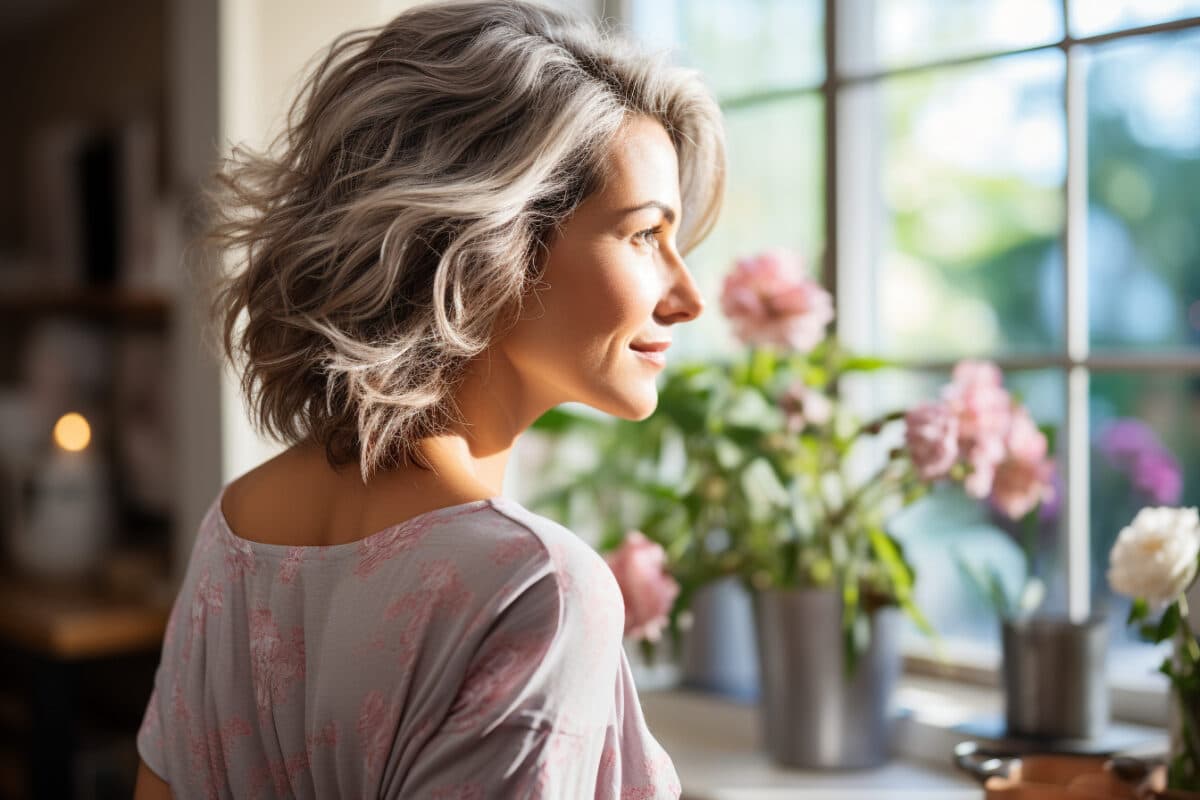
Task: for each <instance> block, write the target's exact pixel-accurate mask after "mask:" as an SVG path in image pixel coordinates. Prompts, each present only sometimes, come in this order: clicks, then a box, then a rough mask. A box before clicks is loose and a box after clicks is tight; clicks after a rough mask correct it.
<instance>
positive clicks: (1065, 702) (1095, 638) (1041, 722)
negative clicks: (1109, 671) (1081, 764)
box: [1002, 617, 1109, 739]
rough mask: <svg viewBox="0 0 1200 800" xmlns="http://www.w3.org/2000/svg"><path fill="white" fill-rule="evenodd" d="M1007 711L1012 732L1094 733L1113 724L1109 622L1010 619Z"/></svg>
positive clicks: (1006, 626) (1005, 633) (1005, 630)
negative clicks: (1108, 674)
mask: <svg viewBox="0 0 1200 800" xmlns="http://www.w3.org/2000/svg"><path fill="white" fill-rule="evenodd" d="M1002 638H1003V643H1002V647H1003V656H1004V711H1005V722H1006V726H1007V732H1008V734H1009V735H1010V736H1021V737H1028V738H1041V739H1095V738H1098V737H1099V736H1102V735H1103V734H1104V732H1105V730H1106V729H1107V728H1108V723H1109V708H1108V686H1107V685H1106V683H1107V682H1106V671H1105V656H1106V654H1107V651H1108V624H1107V622H1106V621H1105V619H1104V618H1103V617H1092V618H1091V619H1088V620H1086V621H1083V622H1072V621H1071V620H1069V619H1066V618H1057V617H1032V618H1028V619H1019V620H1005V621H1004V623H1003V626H1002Z"/></svg>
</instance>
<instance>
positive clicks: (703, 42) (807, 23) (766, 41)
mask: <svg viewBox="0 0 1200 800" xmlns="http://www.w3.org/2000/svg"><path fill="white" fill-rule="evenodd" d="M824 18H825V4H824V2H822V0H634V2H633V14H632V20H633V30H634V33H635V34H637V36H638V38H639V39H641V40H642V41H644V42H647V43H648V44H650V45H651V46H657V47H671V48H675V47H678V48H680V50H681V56H682V60H683V62H684V63H686V64H689V65H692V66H694V67H697V68H698V69H700V70H701V71H702V72H703V73H704V76H705V79H706V80H708V82H709V84H710V85H711V86H712V87H713V88H714V89H715V90H716V92H717V94H718V96H719V97H722V98H727V97H730V96H734V95H739V94H746V93H748V92H761V91H764V90H767V89H779V88H797V87H800V88H804V87H812V86H816V85H817V84H819V83H820V82H821V81H822V80H823V79H824V77H825V33H824V29H823V26H824Z"/></svg>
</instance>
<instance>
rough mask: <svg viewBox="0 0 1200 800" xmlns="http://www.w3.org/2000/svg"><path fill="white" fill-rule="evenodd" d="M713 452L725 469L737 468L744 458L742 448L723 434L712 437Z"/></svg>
mask: <svg viewBox="0 0 1200 800" xmlns="http://www.w3.org/2000/svg"><path fill="white" fill-rule="evenodd" d="M713 453H714V454H715V455H716V457H717V463H718V464H720V465H721V468H722V469H727V470H734V469H737V468H738V467H739V466H741V463H742V462H743V461H744V460H745V458H746V456H745V453H743V452H742V448H740V447H738V446H737V444H736V443H735V442H733V441H732V440H731V439H729V438H728V437H725V436H717V437H715V438H714V439H713Z"/></svg>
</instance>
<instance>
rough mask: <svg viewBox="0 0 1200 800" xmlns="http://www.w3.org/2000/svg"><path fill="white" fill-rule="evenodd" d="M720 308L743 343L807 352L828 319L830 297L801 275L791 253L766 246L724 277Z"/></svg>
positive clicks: (831, 305)
mask: <svg viewBox="0 0 1200 800" xmlns="http://www.w3.org/2000/svg"><path fill="white" fill-rule="evenodd" d="M721 310H722V311H723V312H724V313H725V316H726V317H728V318H729V320H730V321H731V322H732V323H733V328H734V333H735V334H736V335H737V337H738V339H740V340H741V341H742V343H743V344H773V345H777V346H779V347H785V348H791V349H792V350H796V351H799V352H808V351H809V350H812V349H813V348H814V347H816V345H817V343H818V342H820V341H821V339H822V338H824V336H825V329H826V327H827V326H828V325H829V323H830V322H831V321H832V320H833V298H832V297H831V296H830V294H829V292H827V291H825V289H824V288H822V286H821V285H820V284H819V283H817V282H816V281H814V280H812V279H811V278H808V277H806V276H805V274H804V265H803V263H802V262H801V261H800V259H799V258H798V257H797V256H795V255H794V254H791V253H788V252H786V251H782V250H771V251H767V252H765V253H761V254H759V255H757V256H753V257H751V258H740V259H738V261H737V264H736V265H735V267H734V270H733V272H731V273H730V274H729V275H728V276H726V278H725V284H724V287H723V288H722V291H721Z"/></svg>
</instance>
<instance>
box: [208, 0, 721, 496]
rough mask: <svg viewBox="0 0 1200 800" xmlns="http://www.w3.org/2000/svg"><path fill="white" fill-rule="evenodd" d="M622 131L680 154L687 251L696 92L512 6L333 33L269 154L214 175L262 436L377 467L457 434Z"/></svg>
mask: <svg viewBox="0 0 1200 800" xmlns="http://www.w3.org/2000/svg"><path fill="white" fill-rule="evenodd" d="M631 115H646V116H649V117H651V118H653V119H655V120H657V121H658V122H660V123H661V124H662V125H663V127H664V128H665V129H666V130H667V132H668V133H669V135H670V137H671V139H672V141H673V142H674V145H675V149H676V152H677V155H678V159H679V165H680V191H681V198H682V204H683V209H682V211H683V214H682V222H681V229H680V232H679V242H680V247H681V249H683V250H684V251H685V252H686V251H687V250H688V249H690V248H691V247H692V246H694V245H695V244H696V243H697V242H698V241H699V240H700V239H702V238H703V237H704V236H705V235H706V234H707V233H708V231H709V229H710V228H711V227H712V225H713V223H714V221H715V218H716V215H717V211H718V208H719V206H720V202H721V197H722V193H723V188H724V180H725V152H724V137H723V133H722V127H721V121H720V112H719V109H718V107H717V105H716V103H715V102H714V100H713V99H712V96H711V95H710V94H709V92H708V91H707V90H706V89H705V87H704V85H703V84H702V82H701V81H700V79H699V77H698V76H697V75H696V74H695V73H694V72H692V71H690V70H684V69H681V68H678V67H674V66H671V65H670V64H669V63H667V61H666V60H665V59H664V58H663V57H662V56H651V55H647V54H644V53H641V52H639V51H637V50H635V49H634V48H633V47H632V46H631V45H630V44H628V43H627V42H625V41H623V40H621V39H619V38H617V37H615V36H612V35H610V34H609V33H606V32H604V31H601V30H599V29H597V28H596V27H594V26H593V25H591V24H589V23H587V22H584V21H582V20H577V19H574V18H572V17H570V16H567V15H565V14H562V13H560V12H557V11H554V10H552V9H548V8H545V7H542V6H539V5H536V4H533V3H530V2H525V1H524V0H468V1H467V2H457V3H439V4H437V5H428V6H422V7H417V8H413V9H411V10H408V11H406V12H404V13H402V14H400V15H399V16H398V17H396V18H395V19H393V20H392V21H391V22H389V23H387V24H386V25H383V26H381V27H379V28H372V29H367V30H356V31H351V32H349V33H346V34H344V35H342V36H341V37H339V38H338V39H337V40H336V41H335V42H334V44H333V45H332V47H331V48H330V49H329V51H328V52H327V53H326V54H325V55H324V57H323V58H322V59H321V60H320V62H319V63H318V65H317V66H316V68H315V69H314V70H313V71H312V72H311V73H310V74H309V75H308V76H307V78H306V81H305V83H304V85H303V87H302V90H301V92H300V93H299V95H298V96H297V98H296V99H295V101H294V103H293V105H292V107H291V109H290V112H289V114H288V118H287V125H286V127H285V129H284V131H283V132H282V133H281V134H280V135H279V137H278V138H277V139H276V140H275V142H274V143H273V145H272V146H271V147H270V148H269V149H268V151H267V152H265V153H260V152H253V151H250V150H248V149H246V148H244V147H235V148H234V149H233V151H232V153H231V154H230V155H229V157H228V158H226V159H225V160H224V162H223V163H222V165H221V168H220V170H219V171H218V173H217V174H216V176H215V181H214V184H213V191H212V192H211V193H210V198H211V200H212V201H213V213H214V220H213V225H212V227H211V229H210V232H211V237H210V238H211V240H212V241H214V242H215V244H216V245H217V247H218V249H219V250H220V251H221V252H223V253H224V254H225V256H226V258H225V260H226V262H227V265H228V264H232V268H231V269H227V271H226V272H225V273H224V275H223V276H222V278H221V279H220V280H219V283H218V291H217V294H216V299H215V304H214V311H215V316H216V320H217V326H218V329H219V331H220V333H221V339H222V345H223V349H224V352H225V355H227V356H228V357H229V358H230V360H231V361H233V362H234V363H235V364H239V365H240V367H241V370H242V373H241V389H242V392H243V394H244V395H245V397H246V399H247V402H248V404H249V407H250V409H251V417H252V421H253V422H254V424H255V426H256V427H257V428H258V430H259V431H260V432H263V433H265V434H267V435H270V436H273V437H274V438H276V439H277V440H281V441H284V442H287V443H295V442H299V441H302V440H305V439H309V438H311V439H313V440H315V441H316V442H319V443H320V444H322V445H323V446H324V448H325V452H326V455H327V457H328V459H329V462H330V463H331V464H332V465H334V466H338V465H342V464H347V463H353V462H357V463H358V464H359V468H360V470H361V473H362V476H363V479H364V481H365V480H366V479H367V478H368V477H369V476H370V475H371V473H372V472H374V471H375V470H377V469H379V468H382V467H386V466H392V465H396V464H398V463H402V462H404V461H405V460H407V459H408V458H412V457H415V456H416V450H415V445H416V443H417V442H418V441H419V440H420V439H421V438H423V437H425V436H428V435H432V434H435V433H437V432H440V431H442V430H444V429H445V426H446V425H447V424H448V423H449V422H450V421H451V420H452V419H453V415H454V409H453V408H452V406H453V400H452V396H453V393H454V390H455V388H456V386H457V385H458V382H459V381H460V379H461V377H462V375H463V372H464V369H465V367H466V364H467V363H468V361H469V360H470V359H471V358H472V357H473V356H476V355H478V354H479V353H480V352H481V351H483V350H484V349H485V348H486V347H487V346H488V344H489V342H491V341H492V340H493V336H494V335H496V334H497V333H498V332H499V331H500V330H501V328H502V326H503V324H504V323H505V321H506V320H509V319H515V316H514V315H515V314H519V311H520V307H521V301H522V298H523V297H525V296H526V295H527V293H528V292H529V291H530V290H531V289H532V288H533V287H534V286H535V284H536V283H537V281H538V278H539V274H538V273H539V269H540V264H541V263H542V260H541V259H539V257H538V255H539V252H540V251H542V250H543V249H544V248H545V247H546V245H547V244H548V243H549V241H550V237H551V235H552V234H553V232H554V230H555V228H556V227H557V226H558V225H560V224H561V223H562V222H564V221H565V220H566V219H567V218H568V217H569V216H570V215H571V213H572V212H573V211H574V210H575V208H576V207H577V206H578V205H579V203H580V202H581V201H582V200H583V199H584V198H586V197H587V196H588V195H589V194H590V193H591V192H593V191H594V190H595V189H596V188H597V187H598V184H599V181H600V180H602V178H603V165H604V161H605V158H606V154H607V152H608V149H609V146H610V144H611V142H612V141H613V139H614V137H615V136H616V134H617V132H618V130H619V128H620V126H621V125H622V123H623V122H624V121H625V120H626V119H627V118H629V117H630V116H631Z"/></svg>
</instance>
